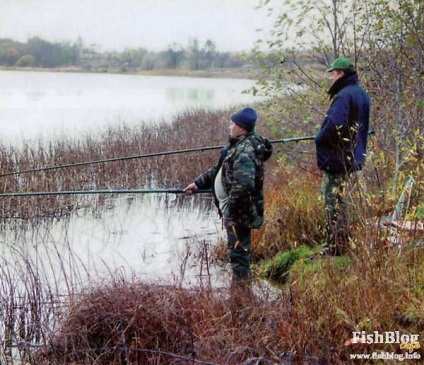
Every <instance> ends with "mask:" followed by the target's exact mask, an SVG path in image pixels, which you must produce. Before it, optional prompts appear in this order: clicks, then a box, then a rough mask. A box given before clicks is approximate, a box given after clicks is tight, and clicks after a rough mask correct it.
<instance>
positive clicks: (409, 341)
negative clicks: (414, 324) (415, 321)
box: [352, 331, 421, 350]
mask: <svg viewBox="0 0 424 365" xmlns="http://www.w3.org/2000/svg"><path fill="white" fill-rule="evenodd" d="M352 335H353V338H352V343H366V344H372V343H389V344H390V343H395V344H400V345H401V348H402V346H404V349H406V350H409V349H410V348H411V347H412V349H413V350H414V349H417V348H420V347H421V346H420V343H419V341H418V340H419V337H420V335H410V334H405V333H403V334H401V333H400V332H399V331H391V332H383V333H380V332H378V331H374V332H373V333H368V334H367V333H366V332H365V331H361V332H352ZM415 346H418V347H415Z"/></svg>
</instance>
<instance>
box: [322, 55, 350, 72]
mask: <svg viewBox="0 0 424 365" xmlns="http://www.w3.org/2000/svg"><path fill="white" fill-rule="evenodd" d="M333 70H341V71H350V72H352V71H354V67H353V63H352V61H351V60H350V59H349V58H346V57H339V58H336V59H335V60H334V61H333V63H332V64H331V65H330V68H328V69H327V70H325V71H326V72H331V71H333Z"/></svg>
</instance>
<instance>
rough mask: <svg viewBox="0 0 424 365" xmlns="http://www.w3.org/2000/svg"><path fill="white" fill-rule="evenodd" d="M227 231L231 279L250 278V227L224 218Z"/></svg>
mask: <svg viewBox="0 0 424 365" xmlns="http://www.w3.org/2000/svg"><path fill="white" fill-rule="evenodd" d="M224 227H225V229H226V231H227V244H228V250H229V252H230V262H231V269H232V271H233V280H236V281H237V280H245V279H246V280H247V279H249V278H250V247H251V244H252V229H251V228H249V227H246V226H242V225H238V224H234V223H232V222H230V221H228V220H227V219H224Z"/></svg>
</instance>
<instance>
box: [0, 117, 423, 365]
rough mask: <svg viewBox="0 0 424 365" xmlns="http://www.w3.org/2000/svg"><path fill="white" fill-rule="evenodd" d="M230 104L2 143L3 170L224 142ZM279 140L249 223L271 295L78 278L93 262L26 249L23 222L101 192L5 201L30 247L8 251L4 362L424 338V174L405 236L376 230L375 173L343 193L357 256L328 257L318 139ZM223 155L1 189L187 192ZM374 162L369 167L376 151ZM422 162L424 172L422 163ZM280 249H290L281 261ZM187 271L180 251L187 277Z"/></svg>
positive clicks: (279, 360) (187, 359)
mask: <svg viewBox="0 0 424 365" xmlns="http://www.w3.org/2000/svg"><path fill="white" fill-rule="evenodd" d="M230 113H231V111H219V112H204V111H193V112H187V113H184V114H183V115H181V116H179V117H177V118H176V120H175V122H174V123H172V124H163V125H162V124H158V125H153V126H151V125H150V126H146V125H140V127H138V128H131V129H130V128H128V127H125V126H117V127H116V128H113V129H110V130H108V131H106V132H105V133H104V134H103V135H101V136H98V137H92V136H87V137H85V138H84V139H81V140H63V141H56V142H52V143H50V144H49V145H47V146H45V145H41V144H40V145H39V146H36V147H34V146H25V147H24V148H23V149H22V150H17V149H16V150H14V149H7V148H5V147H1V150H0V163H1V166H2V173H6V172H12V171H17V170H25V169H32V168H35V167H42V166H52V165H62V164H69V163H73V162H81V161H90V160H99V159H105V158H114V157H120V156H130V155H136V154H142V153H151V152H160V151H169V150H177V149H185V148H190V147H199V146H209V145H222V144H224V143H225V141H226V138H227V135H228V130H227V126H228V116H229V115H230ZM274 127H275V125H274V126H270V125H268V124H267V123H266V121H265V120H263V122H262V123H261V125H260V128H259V132H260V133H262V134H265V135H267V136H268V137H270V138H273V137H275V138H279V137H281V134H280V133H281V131H278V134H277V133H276V132H275V133H274V132H273V130H274ZM283 134H284V133H283ZM275 147H276V153H275V154H274V157H273V159H272V160H271V161H270V162H269V163H268V164H267V172H266V174H267V175H266V217H267V219H266V223H265V224H264V226H263V227H262V228H261V229H260V230H257V231H255V232H254V237H253V252H252V256H253V261H254V268H255V271H256V272H257V273H258V275H265V276H266V275H268V276H269V277H270V278H272V279H274V280H277V282H276V283H274V285H279V288H280V289H279V291H278V295H276V296H270V295H269V293H268V292H267V291H266V290H265V289H263V286H262V285H253V287H252V288H249V287H243V286H241V287H234V286H233V287H230V288H224V289H222V290H215V289H214V288H213V287H212V286H209V285H204V286H199V287H194V288H190V289H187V288H183V287H182V286H180V285H172V284H170V283H167V284H166V285H165V284H162V283H157V284H147V283H145V282H143V281H142V280H140V279H139V278H137V277H135V276H133V275H131V274H128V273H124V272H118V273H116V272H112V271H109V272H108V275H106V277H105V276H104V274H102V275H101V276H100V275H99V277H96V278H90V279H93V280H89V281H88V282H87V281H86V275H85V274H86V273H87V271H88V270H87V268H85V267H84V265H81V262H82V261H81V259H80V258H78V257H77V256H75V254H74V253H73V252H72V249H71V248H70V247H65V248H66V250H65V251H64V250H63V243H62V242H53V243H51V246H46V247H44V248H41V247H38V248H37V247H34V249H31V245H32V244H33V241H32V239H31V237H28V236H25V233H23V232H25V231H22V230H20V227H22V226H25V225H27V224H30V225H31V226H32V227H34V228H35V229H37V227H39V226H40V225H41V224H47V225H49V224H51V225H53V224H54V220H49V219H45V218H46V217H56V218H58V217H60V218H61V219H62V217H66V216H69V215H70V213H71V212H73V211H75V210H76V209H78V208H79V207H82V206H85V207H87V206H90V207H91V209H92V210H93V211H95V212H100V214H101V212H102V209H103V208H104V207H105V204H106V203H105V200H104V199H102V197H101V196H100V197H98V196H94V197H78V198H77V197H42V198H25V199H22V198H3V199H2V200H1V201H0V205H1V212H2V223H3V229H4V230H5V231H6V230H7V232H14V234H15V235H17V236H19V235H22V237H23V239H22V241H23V243H22V246H20V247H8V248H7V249H6V248H2V254H1V265H0V285H1V289H0V295H1V298H0V300H1V302H2V307H1V310H0V318H1V322H0V325H1V327H0V333H2V334H3V339H2V340H1V342H0V344H1V345H0V362H1V363H3V362H4V363H10V364H13V363H16V364H21V363H28V364H73V365H75V364H196V363H198V364H245V365H247V364H304V363H309V364H335V365H337V364H349V363H353V362H352V361H351V360H350V357H349V355H350V354H352V353H372V352H374V351H389V352H390V351H397V352H400V351H401V349H400V348H399V345H396V344H384V345H381V346H375V345H374V346H373V345H362V344H354V345H351V344H350V343H349V341H348V340H349V339H351V337H352V332H353V331H367V332H373V331H381V332H385V331H392V330H393V331H401V332H402V333H413V334H420V335H422V334H423V333H424V332H423V331H424V307H423V304H422V303H423V302H424V301H423V299H424V274H423V273H424V260H423V259H424V257H423V256H424V252H423V250H422V248H421V247H420V246H419V245H420V243H422V242H423V238H424V237H423V231H422V230H421V229H420V226H419V224H418V223H420V222H419V220H420V219H421V218H422V217H421V216H420V213H419V212H420V210H419V207H420V206H421V205H420V204H421V203H420V202H421V199H422V176H416V180H417V181H418V183H417V188H416V192H415V193H414V194H413V195H412V196H411V204H410V206H411V207H412V209H410V211H409V212H406V213H407V214H408V215H407V216H405V217H407V218H408V219H409V220H411V221H413V222H414V223H415V226H413V227H412V228H411V229H408V230H406V229H402V228H399V227H397V228H396V227H395V228H393V227H391V228H390V227H383V226H381V225H380V224H379V222H380V221H381V218H383V217H384V216H387V215H388V214H390V212H392V211H393V209H394V204H395V202H396V197H397V194H394V195H390V194H389V193H388V192H386V191H381V190H380V188H381V185H379V184H376V183H375V181H376V179H375V178H374V174H375V170H373V169H372V168H370V170H365V171H364V173H363V177H362V178H361V179H359V180H358V183H356V181H353V184H352V186H351V189H350V193H349V201H350V202H351V204H350V210H351V217H352V230H353V240H352V249H351V252H350V253H349V255H348V256H347V257H343V258H332V257H327V256H322V255H320V254H319V249H318V248H319V244H320V243H322V242H323V240H324V238H325V237H324V229H323V228H324V224H325V217H324V211H323V206H322V201H321V198H320V187H321V177H320V174H319V172H318V171H317V169H316V167H315V158H314V154H313V145H312V144H309V145H308V144H307V145H302V144H295V145H281V146H275ZM218 156H219V151H213V152H210V151H209V152H205V153H195V154H187V155H175V156H166V157H165V156H162V157H157V158H152V159H140V160H130V161H125V162H113V163H107V164H99V165H92V166H87V167H78V168H75V169H73V168H70V169H61V170H57V171H46V172H42V173H41V172H40V173H35V174H24V175H14V176H8V177H2V181H3V192H16V191H56V190H80V189H116V188H128V189H131V188H140V187H152V188H153V187H155V188H156V187H158V188H169V187H173V188H174V187H175V188H182V187H184V186H185V185H186V184H188V183H189V182H191V181H192V179H193V178H194V177H196V176H197V175H198V173H200V172H202V171H203V170H205V169H206V168H207V167H209V166H210V165H212V164H213V163H215V162H216V160H217V158H218ZM418 163H419V162H418ZM369 166H371V167H373V164H372V161H370V163H369ZM416 171H417V172H420V171H421V172H422V169H420V166H418V165H417V170H416ZM180 199H181V201H182V202H183V201H184V200H185V198H184V197H180ZM190 201H192V200H190ZM420 217H421V218H420ZM20 222H22V224H21V223H20ZM4 240H5V241H7V236H4ZM65 246H66V245H65ZM202 247H205V246H204V245H203V246H202ZM305 247H307V249H305ZM37 250H38V251H37ZM296 250H303V251H302V252H303V254H298V253H296V252H297V251H296ZM64 252H66V253H64ZM285 252H289V254H286V255H285V256H284V255H282V253H285ZM189 254H192V253H191V252H189V253H187V255H189ZM211 254H212V255H213V257H211V258H210V255H211ZM225 254H226V250H225V244H223V243H221V244H219V243H217V245H216V247H215V248H214V251H212V253H210V252H206V253H205V252H203V253H202V255H203V256H201V257H202V259H205V257H207V258H210V259H211V260H216V259H217V257H218V258H222V259H224V255H225ZM199 257H200V254H199ZM284 257H286V259H285V258H284ZM287 257H288V258H290V260H288V259H287ZM273 260H274V261H273ZM57 265H58V266H57ZM272 265H277V266H272ZM278 265H280V266H278ZM184 266H185V260H184V259H183V262H182V264H181V267H182V271H184ZM204 269H205V270H208V268H207V267H206V268H204ZM277 269H282V270H283V271H281V273H282V274H281V275H274V276H273V275H270V274H269V273H276V272H280V271H277ZM202 270H203V269H202ZM63 288H66V289H65V290H64V289H63ZM62 294H65V296H66V300H64V299H63V297H62V296H61V295H62ZM34 346H36V347H34ZM417 363H418V362H417Z"/></svg>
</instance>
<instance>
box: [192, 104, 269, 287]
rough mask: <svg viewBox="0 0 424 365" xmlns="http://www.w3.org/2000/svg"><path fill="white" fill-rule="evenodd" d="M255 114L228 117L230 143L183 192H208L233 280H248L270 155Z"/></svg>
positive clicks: (246, 112)
mask: <svg viewBox="0 0 424 365" xmlns="http://www.w3.org/2000/svg"><path fill="white" fill-rule="evenodd" d="M256 120H257V114H256V111H255V110H254V109H252V108H245V109H243V110H240V111H239V112H237V113H235V114H233V115H232V116H231V122H230V127H229V129H230V140H229V143H228V144H227V145H226V146H225V147H224V148H223V149H222V150H221V157H220V159H219V161H218V164H217V165H215V166H213V167H211V168H210V169H209V170H207V171H206V172H204V173H203V174H202V175H200V176H199V177H197V178H196V179H195V180H194V182H193V183H191V184H189V185H188V186H187V187H186V188H185V189H184V191H186V192H187V193H188V194H190V193H191V192H192V191H193V190H196V189H209V188H212V192H213V195H214V198H215V204H216V205H217V207H218V211H219V214H220V216H221V217H222V218H223V222H224V227H225V229H226V231H227V240H228V248H229V251H230V261H231V267H232V271H233V279H235V280H240V279H241V280H244V279H248V278H250V247H251V231H252V228H259V227H260V226H261V225H262V223H263V221H264V189H263V188H264V162H265V161H266V160H268V159H269V158H270V156H271V154H272V145H271V143H270V141H269V140H268V139H266V138H263V137H261V136H259V135H258V134H256V133H254V127H255V124H256Z"/></svg>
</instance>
